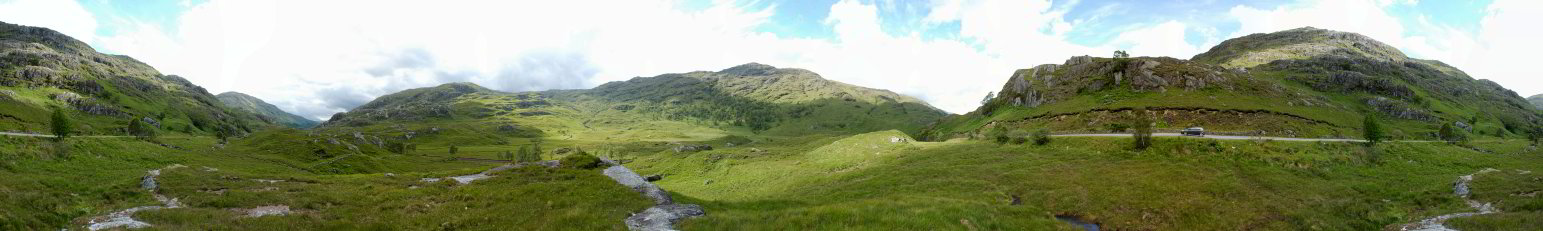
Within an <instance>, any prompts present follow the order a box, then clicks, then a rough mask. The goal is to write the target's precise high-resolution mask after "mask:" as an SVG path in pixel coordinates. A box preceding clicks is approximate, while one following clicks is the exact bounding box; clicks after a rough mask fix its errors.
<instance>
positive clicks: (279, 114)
mask: <svg viewBox="0 0 1543 231" xmlns="http://www.w3.org/2000/svg"><path fill="white" fill-rule="evenodd" d="M214 97H215V98H219V99H220V102H223V103H225V106H226V107H231V108H235V109H240V110H242V111H246V112H248V113H254V114H257V115H258V116H261V117H262V118H263V119H266V120H268V121H272V122H273V123H277V124H281V125H284V126H289V127H292V128H309V127H312V126H316V124H318V123H320V122H316V121H315V120H311V119H306V118H305V117H300V116H298V115H295V114H290V113H289V112H285V111H284V110H279V107H276V106H273V104H268V102H264V101H263V100H262V99H258V98H257V97H252V96H250V95H247V94H242V93H240V92H233V91H232V92H225V93H220V94H219V95H214Z"/></svg>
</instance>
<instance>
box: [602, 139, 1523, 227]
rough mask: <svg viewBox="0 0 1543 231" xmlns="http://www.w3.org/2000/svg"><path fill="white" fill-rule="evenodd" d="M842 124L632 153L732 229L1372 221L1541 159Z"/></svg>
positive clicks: (1419, 214) (1453, 150)
mask: <svg viewBox="0 0 1543 231" xmlns="http://www.w3.org/2000/svg"><path fill="white" fill-rule="evenodd" d="M858 137H861V136H858ZM854 138H855V137H854ZM851 139H852V138H849V139H815V140H789V143H787V144H789V145H788V146H785V147H783V148H782V149H781V150H777V149H767V150H772V151H769V154H754V155H753V154H742V153H744V152H745V151H746V149H749V148H758V149H763V147H765V146H756V145H752V146H747V147H735V148H729V149H719V150H714V151H711V152H700V153H691V154H674V153H660V154H655V155H654V156H647V157H642V158H639V159H637V160H636V161H635V162H633V163H631V164H629V165H632V166H634V167H635V168H636V169H638V171H639V172H640V173H642V174H665V175H666V177H665V179H664V180H663V181H660V182H659V183H660V185H661V186H663V187H664V188H666V189H668V190H672V191H673V192H676V193H679V194H680V195H682V196H684V197H685V198H688V199H686V200H688V201H692V202H694V203H701V204H703V205H704V206H706V208H707V210H708V211H709V213H710V215H709V216H707V217H704V218H700V219H694V220H690V221H689V222H687V223H686V224H685V226H684V228H686V229H739V230H775V229H787V228H794V229H859V230H892V229H968V227H966V225H965V224H964V223H969V224H970V225H971V226H975V227H976V228H980V229H987V230H992V229H1047V228H1061V229H1065V228H1070V227H1069V226H1065V225H1062V224H1060V223H1058V222H1054V220H1053V215H1077V216H1081V217H1084V218H1087V219H1090V220H1093V221H1095V222H1098V223H1101V224H1103V225H1104V226H1105V227H1107V228H1114V229H1138V230H1140V229H1157V230H1166V229H1201V230H1206V229H1223V230H1235V229H1327V230H1366V229H1382V228H1383V227H1386V226H1389V225H1398V224H1402V223H1406V222H1412V221H1415V220H1418V219H1422V218H1424V217H1426V216H1432V215H1437V214H1444V213H1451V212H1460V211H1464V210H1465V209H1467V208H1466V206H1465V205H1462V203H1461V202H1460V201H1459V200H1458V199H1457V198H1456V197H1455V196H1453V195H1452V193H1451V189H1450V185H1451V182H1453V181H1455V180H1456V177H1457V176H1459V175H1465V174H1469V173H1472V172H1474V171H1477V170H1478V169H1481V168H1486V167H1495V168H1507V169H1540V168H1543V166H1540V165H1538V164H1536V163H1537V161H1538V160H1540V159H1543V156H1539V155H1538V153H1535V152H1533V153H1503V154H1482V153H1479V152H1474V151H1472V150H1469V149H1466V148H1462V147H1456V146H1449V145H1445V144H1434V143H1395V144H1389V145H1385V146H1382V147H1380V151H1379V152H1378V153H1380V154H1378V155H1370V154H1368V153H1366V151H1365V150H1363V149H1362V148H1360V146H1357V145H1352V144H1345V143H1315V142H1255V141H1213V140H1195V139H1182V138H1160V139H1159V142H1158V145H1157V146H1155V147H1154V148H1152V149H1149V150H1147V151H1140V152H1137V151H1130V150H1127V148H1126V145H1127V144H1126V142H1128V141H1127V140H1122V139H1117V138H1058V139H1055V140H1054V141H1053V142H1052V143H1051V144H1050V145H1046V146H1032V145H1021V146H1020V145H1006V146H1004V145H996V144H990V143H982V142H975V141H962V142H959V141H956V142H947V143H913V144H907V145H905V146H909V147H905V148H897V149H890V151H886V152H879V153H880V154H881V155H871V154H870V152H869V151H872V150H871V149H863V148H864V147H865V146H867V145H869V144H857V145H853V144H852V143H856V142H850V141H852V140H851ZM857 139H861V138H857ZM797 143H814V144H813V145H803V146H798V145H795V144H797ZM758 145H769V144H764V143H763V144H758ZM767 148H769V147H767ZM830 149H847V150H844V151H843V152H842V153H844V154H845V155H865V156H864V157H862V158H851V159H860V160H861V163H862V164H860V165H859V166H862V167H857V168H839V167H838V168H830V167H831V165H822V164H820V163H822V160H826V159H828V158H829V157H828V156H826V155H827V154H826V153H825V152H824V150H830ZM789 152H791V153H789ZM799 152H804V153H799ZM725 156H726V157H725ZM838 166H840V165H838ZM707 180H712V183H706V181H707ZM1521 187H1530V188H1534V189H1538V188H1537V187H1532V186H1521ZM1013 196H1017V197H1019V198H1020V199H1021V201H1022V202H1023V203H1022V205H1012V204H1011V202H1010V201H1011V198H1012V197H1013Z"/></svg>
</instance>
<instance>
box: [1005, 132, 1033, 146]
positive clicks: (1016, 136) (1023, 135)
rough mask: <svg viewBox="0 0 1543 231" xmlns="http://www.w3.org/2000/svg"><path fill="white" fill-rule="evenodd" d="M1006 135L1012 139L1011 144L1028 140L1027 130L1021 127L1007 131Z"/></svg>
mask: <svg viewBox="0 0 1543 231" xmlns="http://www.w3.org/2000/svg"><path fill="white" fill-rule="evenodd" d="M1007 137H1010V138H1011V139H1012V140H1011V142H1012V143H1013V144H1023V143H1028V142H1029V132H1028V131H1024V130H1021V129H1014V130H1013V131H1011V132H1008V133H1007Z"/></svg>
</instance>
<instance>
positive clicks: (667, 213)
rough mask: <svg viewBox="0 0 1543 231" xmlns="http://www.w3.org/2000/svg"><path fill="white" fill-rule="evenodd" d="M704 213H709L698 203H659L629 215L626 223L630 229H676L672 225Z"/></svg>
mask: <svg viewBox="0 0 1543 231" xmlns="http://www.w3.org/2000/svg"><path fill="white" fill-rule="evenodd" d="M702 215H707V213H706V212H705V211H703V210H702V206H698V205H683V204H670V205H658V206H654V207H650V208H648V209H646V210H643V212H641V213H637V214H633V215H632V216H630V217H627V220H626V221H625V222H624V223H626V224H627V229H629V230H646V231H663V230H675V229H674V227H672V226H674V224H675V223H676V222H679V221H680V220H684V219H686V218H691V217H698V216H702Z"/></svg>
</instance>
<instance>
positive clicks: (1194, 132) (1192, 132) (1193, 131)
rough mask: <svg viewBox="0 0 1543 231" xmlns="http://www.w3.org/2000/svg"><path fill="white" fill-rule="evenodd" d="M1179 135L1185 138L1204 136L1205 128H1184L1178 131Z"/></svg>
mask: <svg viewBox="0 0 1543 231" xmlns="http://www.w3.org/2000/svg"><path fill="white" fill-rule="evenodd" d="M1179 134H1182V135H1186V136H1205V128H1202V127H1190V128H1185V129H1184V130H1180V131H1179Z"/></svg>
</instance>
